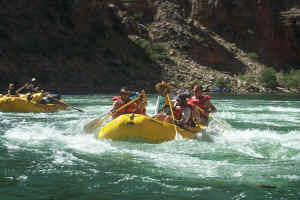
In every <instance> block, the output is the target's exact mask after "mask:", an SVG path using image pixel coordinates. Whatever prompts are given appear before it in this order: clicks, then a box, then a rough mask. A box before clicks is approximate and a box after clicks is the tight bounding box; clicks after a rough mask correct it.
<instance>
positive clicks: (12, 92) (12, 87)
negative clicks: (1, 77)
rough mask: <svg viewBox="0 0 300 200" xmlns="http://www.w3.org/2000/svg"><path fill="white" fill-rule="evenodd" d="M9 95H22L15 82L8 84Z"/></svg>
mask: <svg viewBox="0 0 300 200" xmlns="http://www.w3.org/2000/svg"><path fill="white" fill-rule="evenodd" d="M7 96H9V97H19V96H20V95H19V92H18V90H16V89H15V85H14V84H13V83H10V84H9V85H8V90H7Z"/></svg>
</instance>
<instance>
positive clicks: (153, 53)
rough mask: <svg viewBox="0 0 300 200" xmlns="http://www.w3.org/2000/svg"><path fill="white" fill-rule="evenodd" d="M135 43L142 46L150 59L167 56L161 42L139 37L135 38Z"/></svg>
mask: <svg viewBox="0 0 300 200" xmlns="http://www.w3.org/2000/svg"><path fill="white" fill-rule="evenodd" d="M135 43H136V44H137V45H138V46H140V47H141V48H143V49H144V50H145V52H146V54H147V55H148V57H149V58H150V59H152V60H163V59H167V58H168V57H167V55H166V50H165V48H164V44H163V43H161V42H153V43H151V42H150V41H149V40H146V39H139V40H136V41H135Z"/></svg>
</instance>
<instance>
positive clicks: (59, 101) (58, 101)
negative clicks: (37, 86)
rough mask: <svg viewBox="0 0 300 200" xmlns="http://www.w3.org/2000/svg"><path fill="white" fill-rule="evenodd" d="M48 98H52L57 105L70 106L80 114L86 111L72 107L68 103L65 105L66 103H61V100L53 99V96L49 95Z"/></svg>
mask: <svg viewBox="0 0 300 200" xmlns="http://www.w3.org/2000/svg"><path fill="white" fill-rule="evenodd" d="M48 97H50V98H51V99H53V100H54V101H56V102H57V103H60V104H63V105H65V106H70V107H71V108H73V109H75V110H78V111H79V112H84V110H81V109H79V108H76V107H74V106H72V105H70V104H67V103H65V102H63V101H61V100H59V99H57V98H55V97H52V96H51V95H48Z"/></svg>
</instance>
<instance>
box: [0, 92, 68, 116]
mask: <svg viewBox="0 0 300 200" xmlns="http://www.w3.org/2000/svg"><path fill="white" fill-rule="evenodd" d="M38 95H40V93H37V94H36V95H35V96H37V97H34V98H33V100H31V101H28V100H27V99H26V95H22V96H21V97H8V96H6V95H4V96H3V95H2V96H0V111H1V112H54V111H57V110H64V109H66V108H67V106H66V105H63V104H40V103H37V102H36V101H34V99H35V98H38V97H39V96H38Z"/></svg>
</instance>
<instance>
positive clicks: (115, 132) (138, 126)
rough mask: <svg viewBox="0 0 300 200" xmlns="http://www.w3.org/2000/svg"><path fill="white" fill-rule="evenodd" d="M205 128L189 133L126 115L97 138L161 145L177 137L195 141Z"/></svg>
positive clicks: (143, 116) (107, 127)
mask: <svg viewBox="0 0 300 200" xmlns="http://www.w3.org/2000/svg"><path fill="white" fill-rule="evenodd" d="M175 127H176V129H175ZM203 128H204V127H203V126H198V127H195V128H193V130H189V131H187V130H185V129H182V128H179V127H178V126H175V125H174V124H170V123H167V122H162V121H160V120H157V119H154V118H151V117H149V116H145V115H140V114H125V115H121V116H119V117H117V118H116V119H113V120H111V121H110V122H108V123H107V124H105V125H104V126H103V127H102V128H101V129H100V131H99V133H98V134H97V135H96V137H97V138H107V139H112V140H128V139H139V140H142V141H146V142H150V143H161V142H165V141H169V140H173V139H175V138H176V137H183V138H188V139H195V138H196V133H197V132H201V130H203ZM176 131H177V133H176ZM176 134H177V135H176Z"/></svg>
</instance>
